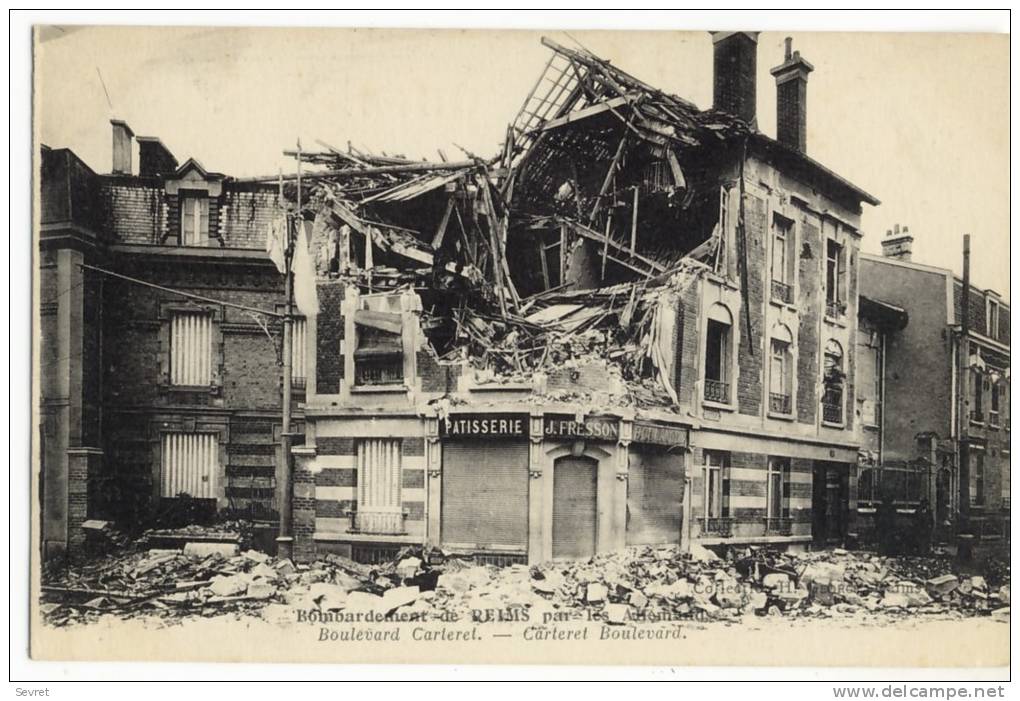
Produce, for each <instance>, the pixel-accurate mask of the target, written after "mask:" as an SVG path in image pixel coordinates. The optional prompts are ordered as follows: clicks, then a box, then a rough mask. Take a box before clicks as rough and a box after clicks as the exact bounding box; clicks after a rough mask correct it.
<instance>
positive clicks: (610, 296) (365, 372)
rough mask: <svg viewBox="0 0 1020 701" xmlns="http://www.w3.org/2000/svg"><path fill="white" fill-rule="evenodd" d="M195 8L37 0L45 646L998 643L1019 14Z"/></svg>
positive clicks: (826, 660)
mask: <svg viewBox="0 0 1020 701" xmlns="http://www.w3.org/2000/svg"><path fill="white" fill-rule="evenodd" d="M195 14H196V17H197V21H195V20H190V21H189V22H181V23H180V24H181V25H184V24H189V25H192V26H172V25H170V26H141V25H142V24H144V23H138V24H137V25H135V26H123V25H122V26H113V25H109V24H102V23H93V24H36V25H34V26H33V27H32V28H31V32H32V39H31V43H32V66H31V70H32V91H33V105H32V107H33V114H32V129H33V137H34V138H33V142H32V147H31V148H32V151H31V164H32V171H31V182H32V188H33V192H32V194H33V203H34V206H33V210H32V215H33V218H32V231H33V237H32V242H33V243H32V251H31V256H32V258H31V260H32V262H31V272H30V273H29V274H30V276H31V279H32V285H33V294H32V298H31V300H32V301H31V322H32V338H33V349H32V353H33V354H32V377H31V390H32V396H31V417H32V418H31V425H30V430H31V436H30V438H29V440H30V443H31V455H32V465H31V497H30V504H31V507H30V508H31V512H30V513H31V523H30V529H29V528H28V527H27V526H26V528H25V529H24V533H25V534H28V533H29V531H30V534H31V542H30V545H29V547H28V550H29V559H30V572H29V573H26V576H28V577H30V582H31V586H30V590H29V600H28V601H27V602H25V604H24V605H25V606H27V607H28V610H29V621H28V624H29V627H30V635H29V637H30V645H31V647H30V651H29V654H30V657H31V658H32V659H33V660H37V661H65V662H70V661H79V662H101V661H133V662H168V661H178V662H218V663H228V662H249V663H251V662H276V663H310V662H319V663H334V664H337V663H339V664H344V663H346V664H355V663H357V664H363V663H372V664H388V665H396V664H409V663H410V664H442V665H461V664H475V665H505V664H514V665H599V666H614V665H656V666H668V667H676V668H680V671H679V672H678V674H680V675H683V674H684V672H683V671H682V668H684V667H688V666H695V667H717V666H726V667H733V666H739V667H763V668H773V667H779V668H782V667H796V668H816V667H826V668H834V667H838V668H861V669H864V670H866V669H868V668H933V669H934V668H940V669H946V668H949V669H952V670H957V672H958V673H964V672H967V671H968V670H970V672H974V673H977V672H978V671H981V670H984V671H983V672H981V674H983V675H984V676H982V677H981V678H988V679H990V678H996V679H1008V678H1009V666H1010V662H1011V658H1010V623H1011V620H1010V587H1011V583H1010V579H1011V577H1010V567H1011V558H1010V545H1011V537H1010V528H1011V524H1010V445H1011V442H1010V414H1011V410H1010V400H1011V389H1010V277H1009V275H1010V260H1009V249H1010V234H1009V226H1010V186H1009V183H1010V123H1009V114H1010V63H1009V60H1010V35H1009V34H1008V33H987V32H986V33H973V32H971V33H964V32H960V33H948V32H925V33H921V32H913V33H911V32H905V31H904V32H884V33H879V32H873V31H859V32H858V31H838V32H834V31H807V30H796V29H792V30H783V29H771V30H764V29H762V28H760V27H759V29H758V30H753V31H752V30H751V29H748V30H739V28H738V29H732V28H731V29H730V30H728V31H722V30H716V29H712V28H710V27H702V26H701V24H693V23H692V24H691V26H684V25H683V24H682V20H681V22H677V23H672V24H669V25H668V26H665V25H664V26H663V27H662V29H661V30H658V31H650V30H618V31H612V30H609V29H590V30H587V29H574V28H566V29H565V28H556V26H552V25H550V26H549V27H548V28H547V29H541V30H540V29H510V28H490V29H486V28H459V29H458V28H435V27H421V28H394V27H389V28H387V27H376V28H368V27H362V28H359V27H356V26H324V25H323V26H303V27H302V26H257V27H256V26H252V27H245V26H213V25H212V24H210V25H209V26H202V18H201V14H200V13H195ZM722 19H723V20H725V21H720V26H723V27H726V26H729V27H732V25H734V24H740V23H741V20H740V17H739V14H737V15H734V14H731V15H729V16H728V17H727V18H722ZM236 21H238V22H243V17H237V18H236ZM280 24H283V22H282V21H281V23H280ZM448 26H450V27H452V26H453V25H448ZM809 98H810V99H809ZM13 175H14V174H13V171H12V177H13ZM25 175H26V176H27V173H26V174H25ZM26 304H27V301H26ZM23 497H24V499H28V498H29V495H27V494H26V495H23ZM11 498H12V499H18V498H19V497H18V495H17V494H16V493H14V492H12V494H11ZM13 531H14V524H13V523H12V532H13ZM25 537H27V535H26V536H25ZM866 673H867V672H865V674H866ZM922 674H923V672H922ZM988 675H993V676H988ZM994 675H998V676H994ZM995 688H996V687H993V686H988V687H987V689H988V691H987V696H989V697H992V698H996V697H997V696H996V694H995V692H994V689H995ZM997 688H998V689H999V692H998V697H1001V696H1002V695H1003V694H1002V691H1001V690H1002V687H1001V686H1000V687H997ZM850 689H851V687H846V688H845V690H846V691H847V693H846V694H845V695H847V696H854V695H856V694H855V693H850V691H849V690H850ZM858 690H859V689H858ZM833 692H836V693H835V695H836V696H837V697H838V696H840V695H841V694H840V693H839V692H838V688H833ZM826 693H828V692H826ZM861 695H864V694H861ZM893 695H897V694H893ZM914 695H915V696H916V694H914ZM972 695H973V694H972ZM950 698H951V697H950Z"/></svg>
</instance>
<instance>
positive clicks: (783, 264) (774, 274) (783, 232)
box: [769, 212, 797, 306]
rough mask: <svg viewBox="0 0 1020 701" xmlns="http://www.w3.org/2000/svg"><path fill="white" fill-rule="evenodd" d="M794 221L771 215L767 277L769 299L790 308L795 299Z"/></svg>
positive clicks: (779, 215) (795, 247) (776, 214)
mask: <svg viewBox="0 0 1020 701" xmlns="http://www.w3.org/2000/svg"><path fill="white" fill-rule="evenodd" d="M796 238H797V234H796V227H795V226H794V221H793V220H792V219H790V218H789V217H786V216H784V215H782V214H780V213H779V212H774V213H773V215H772V238H771V245H772V250H771V257H770V259H769V277H770V280H771V285H770V293H769V299H770V300H771V301H773V302H777V303H779V304H786V305H790V306H792V305H793V304H794V301H795V300H796V298H797V291H796V268H795V266H794V260H795V251H796V250H797V246H796Z"/></svg>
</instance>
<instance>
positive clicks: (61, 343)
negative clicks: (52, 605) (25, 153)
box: [38, 120, 304, 557]
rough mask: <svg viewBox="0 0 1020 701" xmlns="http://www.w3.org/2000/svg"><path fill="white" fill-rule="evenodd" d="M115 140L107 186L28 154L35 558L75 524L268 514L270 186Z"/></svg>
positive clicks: (275, 338)
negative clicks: (35, 236) (34, 181)
mask: <svg viewBox="0 0 1020 701" xmlns="http://www.w3.org/2000/svg"><path fill="white" fill-rule="evenodd" d="M111 127H112V171H111V172H110V173H104V174H101V173H97V172H96V171H94V170H93V169H92V168H90V167H89V166H88V165H87V164H85V163H83V162H82V161H81V160H80V159H79V158H78V157H77V156H76V155H75V154H74V153H73V152H72V151H70V150H68V149H51V148H46V147H43V150H42V153H41V159H40V168H41V172H40V176H41V177H40V203H41V210H40V218H39V225H40V226H39V228H40V240H39V258H38V260H39V277H40V304H39V307H38V329H39V333H40V335H39V354H38V356H39V362H40V372H39V378H40V386H39V392H40V395H39V410H40V421H39V426H38V431H39V433H38V444H39V455H40V463H39V466H38V467H39V480H38V484H39V495H40V500H41V507H42V508H41V510H40V512H41V516H42V518H41V524H40V528H41V534H42V548H43V553H44V555H45V556H46V557H50V556H57V555H61V554H63V553H65V552H67V551H68V550H69V549H73V548H75V547H77V546H78V545H80V543H81V542H82V539H83V533H82V530H81V528H80V526H81V524H82V522H83V521H84V520H85V519H87V518H104V519H115V520H117V521H119V522H120V523H122V524H125V525H128V526H133V527H140V526H142V525H144V524H150V523H156V522H174V521H177V522H180V521H182V520H188V519H201V518H203V517H209V516H210V515H213V514H215V513H216V512H219V513H220V514H221V515H227V516H234V517H243V518H250V519H255V520H263V521H272V520H273V519H275V518H276V512H277V503H278V502H277V501H276V497H275V494H274V492H275V485H276V481H275V476H274V472H275V467H274V466H275V465H276V464H277V462H278V456H277V442H278V438H279V425H280V406H281V395H280V376H281V373H280V365H279V361H280V349H281V347H282V346H281V344H280V342H279V326H280V323H279V319H278V317H276V316H274V315H273V314H274V313H276V312H279V311H280V310H281V309H282V306H281V305H282V303H283V301H284V300H283V277H282V276H281V275H280V274H279V273H278V272H277V271H276V268H275V267H274V266H273V264H272V263H271V262H270V261H269V259H268V258H267V256H266V254H265V231H266V228H267V226H268V225H269V223H270V222H271V220H272V219H273V217H275V216H278V215H279V205H278V193H277V188H276V186H275V185H270V184H261V183H246V182H240V181H237V180H234V179H232V178H230V177H227V176H225V175H223V174H220V173H215V172H211V171H208V170H206V169H205V168H204V167H203V166H202V165H201V164H200V163H199V162H198V161H195V160H193V159H189V160H187V161H185V162H184V163H183V164H180V165H179V164H178V162H177V159H176V158H175V157H174V156H173V155H172V154H171V153H170V151H169V150H168V149H167V148H166V147H165V146H164V145H163V144H162V143H161V142H160V140H159V139H156V138H152V137H137V138H135V136H134V134H133V132H132V130H131V129H130V127H129V126H128V125H127V124H126V123H124V122H123V121H120V120H113V122H112V124H111ZM136 154H137V158H138V160H137V168H136V167H134V159H135V155H136ZM179 292H185V293H187V294H186V295H182V294H180V293H179ZM262 311H265V312H267V313H260V312H262ZM298 327H299V329H301V328H303V326H302V325H301V324H299V325H298ZM297 338H298V339H299V343H298V345H297V347H298V348H299V349H302V350H303V345H302V344H301V342H300V339H301V338H303V336H302V335H301V334H300V333H299V334H298V335H297ZM296 355H297V357H298V362H297V363H295V365H294V367H295V371H294V372H295V375H296V376H297V377H296V378H295V379H296V380H297V381H298V386H299V387H303V378H304V369H303V368H304V364H303V362H301V359H303V357H304V355H303V352H299V353H297V354H296ZM298 399H299V400H300V395H299V396H298ZM299 406H300V405H298V406H297V407H296V408H299Z"/></svg>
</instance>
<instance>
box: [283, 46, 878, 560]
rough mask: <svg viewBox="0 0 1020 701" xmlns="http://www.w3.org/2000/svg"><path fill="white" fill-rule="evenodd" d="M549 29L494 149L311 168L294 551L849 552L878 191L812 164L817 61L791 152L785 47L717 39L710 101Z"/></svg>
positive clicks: (793, 98) (800, 95) (337, 158)
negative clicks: (829, 548)
mask: <svg viewBox="0 0 1020 701" xmlns="http://www.w3.org/2000/svg"><path fill="white" fill-rule="evenodd" d="M544 41H545V43H546V45H547V47H548V48H549V49H550V52H551V55H550V60H549V63H548V64H547V66H546V68H545V70H544V71H543V72H542V74H541V75H540V76H539V78H538V81H537V83H536V85H535V88H534V89H533V90H532V92H531V94H529V95H528V96H527V98H526V100H525V102H524V104H523V107H522V109H521V110H520V113H519V114H518V115H517V116H516V118H515V119H514V120H513V121H512V122H511V124H510V125H509V126H508V128H507V131H506V139H505V142H504V145H503V148H502V151H501V152H500V153H499V154H498V155H497V156H495V157H493V158H490V159H486V158H482V157H479V156H476V155H474V154H470V153H466V154H465V160H462V161H457V162H452V161H447V160H445V158H444V160H442V161H437V162H428V161H413V160H409V159H407V158H403V157H399V156H389V155H385V154H384V155H377V154H370V153H365V152H362V151H359V150H357V149H354V148H352V147H350V146H348V147H347V148H346V149H339V148H335V147H331V146H326V145H323V147H324V148H325V150H323V151H319V152H313V153H307V152H300V153H297V154H295V155H297V157H298V158H299V159H300V160H301V162H302V163H303V164H304V165H305V167H306V168H307V169H309V170H306V172H305V175H304V178H303V179H302V180H301V185H300V189H299V190H298V189H297V188H291V189H289V191H288V192H289V195H290V196H291V198H292V200H293V198H294V196H295V195H297V194H298V193H300V198H301V202H302V203H303V206H302V208H301V211H300V214H299V216H300V218H301V219H302V220H303V221H304V222H305V223H306V226H307V227H308V229H309V230H310V232H311V237H310V238H311V249H312V252H313V255H314V257H315V261H316V268H317V278H318V279H317V283H316V286H317V296H318V314H317V315H315V316H313V317H310V318H309V319H308V321H307V324H306V331H305V333H306V347H307V349H308V352H307V355H306V357H305V359H304V362H305V365H306V374H307V378H308V380H307V388H306V396H305V405H304V412H305V429H306V431H305V440H304V444H303V445H300V446H296V447H295V448H293V451H292V453H293V454H292V458H293V484H292V485H291V487H290V488H289V489H292V504H293V523H292V532H293V535H294V549H295V554H296V555H297V556H299V557H309V556H311V555H312V554H313V553H315V552H338V553H343V554H347V555H350V556H352V557H354V558H355V559H357V560H363V561H365V560H369V561H370V560H376V559H381V558H389V557H391V556H392V555H393V553H394V552H395V551H397V550H398V549H399V548H400V547H402V546H404V545H407V544H422V543H427V544H431V545H436V546H441V547H443V548H444V549H446V550H449V551H456V552H463V553H470V554H472V555H474V556H475V557H476V558H477V559H480V560H481V561H487V562H494V563H508V562H538V561H543V560H549V559H560V558H586V557H589V556H591V555H593V554H595V553H598V552H604V551H609V550H615V549H618V548H621V547H624V546H627V545H632V544H660V543H677V542H689V541H698V542H701V543H703V544H720V543H769V544H773V545H776V546H779V547H787V548H791V547H792V548H801V547H806V546H808V545H810V544H819V545H824V544H841V543H843V542H845V541H846V539H847V538H848V536H849V535H851V534H852V533H853V532H854V530H855V527H856V526H855V524H854V515H855V514H856V510H857V505H856V494H857V463H858V452H859V443H860V441H859V436H858V433H857V428H858V426H857V422H858V421H859V417H858V415H857V414H858V412H857V401H856V398H855V393H856V381H855V378H856V362H857V361H856V354H857V348H858V343H857V340H858V290H857V280H858V255H859V254H858V250H859V243H860V238H861V230H860V216H861V211H862V206H863V205H864V204H868V205H876V204H878V201H877V200H876V199H875V198H874V197H873V196H871V195H869V194H868V193H867V192H865V191H864V190H862V189H860V188H859V187H857V186H855V185H854V184H852V183H850V182H848V181H847V180H845V179H844V178H842V177H840V176H839V175H837V174H836V173H834V172H833V171H831V170H829V169H828V168H826V167H825V166H823V165H821V164H820V163H818V162H817V161H815V160H814V159H812V158H811V157H810V156H809V155H808V154H807V143H806V133H807V132H806V129H807V121H806V119H807V115H806V110H807V83H808V75H809V73H810V72H811V71H812V70H813V67H812V65H811V64H810V63H809V62H808V61H807V60H805V59H804V58H803V57H801V56H800V54H799V52H795V51H793V50H792V46H791V45H790V42H789V41H788V42H787V46H786V52H785V56H784V57H783V60H782V61H781V63H780V64H779V65H778V66H776V67H775V68H773V69H772V74H773V76H774V77H775V79H776V85H777V93H778V100H777V104H778V110H777V122H778V125H779V128H778V137H777V138H776V139H773V138H771V137H769V136H766V135H764V134H762V133H760V132H758V131H757V129H756V118H755V109H756V94H755V80H754V76H755V71H756V68H757V48H758V47H757V33H754V32H716V33H713V37H712V41H713V49H714V53H715V60H714V68H715V73H714V103H713V106H712V108H711V109H709V110H699V109H698V108H697V107H696V106H695V105H693V104H691V103H690V102H688V101H686V100H684V99H682V98H680V97H677V96H673V95H669V94H667V93H664V92H662V91H661V90H658V89H656V88H654V87H652V86H649V85H647V84H645V83H643V82H642V81H640V80H639V79H637V78H635V77H633V76H631V75H629V74H628V73H626V72H625V71H623V70H621V69H620V68H617V67H616V66H613V65H612V64H610V63H609V62H608V61H605V60H603V59H601V58H599V57H597V56H595V55H594V54H592V53H590V52H588V51H587V50H584V49H580V48H577V49H572V48H566V47H562V46H559V45H557V44H555V43H553V42H551V41H548V40H544ZM291 181H292V179H291V178H288V182H291ZM280 498H288V496H285V495H281V497H280Z"/></svg>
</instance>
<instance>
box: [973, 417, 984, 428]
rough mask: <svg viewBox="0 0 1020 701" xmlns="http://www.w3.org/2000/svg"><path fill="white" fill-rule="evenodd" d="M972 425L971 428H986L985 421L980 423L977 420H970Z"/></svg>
mask: <svg viewBox="0 0 1020 701" xmlns="http://www.w3.org/2000/svg"><path fill="white" fill-rule="evenodd" d="M970 425H971V426H981V427H982V428H984V425H985V422H984V421H978V420H977V419H971V420H970Z"/></svg>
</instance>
